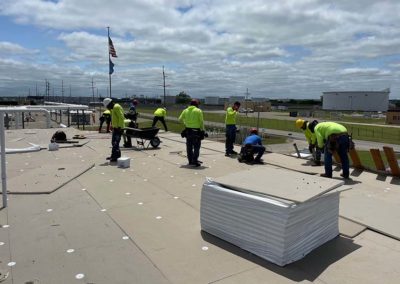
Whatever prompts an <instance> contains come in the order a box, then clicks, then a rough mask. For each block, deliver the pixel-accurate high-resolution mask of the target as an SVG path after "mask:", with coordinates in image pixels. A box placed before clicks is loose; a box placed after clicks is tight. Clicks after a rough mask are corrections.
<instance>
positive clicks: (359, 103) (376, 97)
mask: <svg viewBox="0 0 400 284" xmlns="http://www.w3.org/2000/svg"><path fill="white" fill-rule="evenodd" d="M389 93H390V89H385V90H383V91H346V92H323V96H322V109H324V110H340V111H346V110H348V111H387V110H388V106H389Z"/></svg>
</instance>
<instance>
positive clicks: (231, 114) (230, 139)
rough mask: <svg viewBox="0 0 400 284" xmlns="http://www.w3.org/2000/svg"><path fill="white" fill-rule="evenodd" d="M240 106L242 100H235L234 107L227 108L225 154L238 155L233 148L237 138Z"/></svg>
mask: <svg viewBox="0 0 400 284" xmlns="http://www.w3.org/2000/svg"><path fill="white" fill-rule="evenodd" d="M239 108H240V102H235V103H234V104H233V106H232V107H228V108H227V109H226V115H225V126H226V129H225V137H226V141H225V156H230V155H232V154H233V155H237V152H236V151H234V150H233V143H235V139H236V115H237V113H238V111H239Z"/></svg>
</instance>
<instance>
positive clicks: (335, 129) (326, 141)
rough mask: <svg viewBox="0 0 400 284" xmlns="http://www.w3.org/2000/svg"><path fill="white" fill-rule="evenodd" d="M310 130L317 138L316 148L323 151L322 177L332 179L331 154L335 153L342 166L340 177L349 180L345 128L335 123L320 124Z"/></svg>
mask: <svg viewBox="0 0 400 284" xmlns="http://www.w3.org/2000/svg"><path fill="white" fill-rule="evenodd" d="M310 130H311V131H312V132H314V133H315V136H316V137H317V146H318V147H319V148H323V149H324V165H325V173H324V174H321V176H323V177H327V178H332V154H333V152H335V151H336V152H337V153H338V154H339V157H340V162H341V164H342V171H343V173H342V174H341V176H342V177H344V178H345V179H348V178H349V157H348V156H347V152H348V151H349V148H350V139H349V134H348V133H347V129H346V127H344V126H343V125H341V124H339V123H336V122H320V123H318V124H317V125H316V126H315V127H311V128H310Z"/></svg>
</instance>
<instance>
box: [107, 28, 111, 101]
mask: <svg viewBox="0 0 400 284" xmlns="http://www.w3.org/2000/svg"><path fill="white" fill-rule="evenodd" d="M107 32H108V38H107V47H108V48H107V50H108V81H109V84H110V96H109V97H110V98H111V74H110V73H111V72H110V70H111V55H110V51H109V45H108V41H109V40H110V27H107Z"/></svg>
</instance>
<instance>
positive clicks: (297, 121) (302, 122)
mask: <svg viewBox="0 0 400 284" xmlns="http://www.w3.org/2000/svg"><path fill="white" fill-rule="evenodd" d="M304 122H305V121H304V119H298V120H296V127H297V128H303V125H304Z"/></svg>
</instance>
